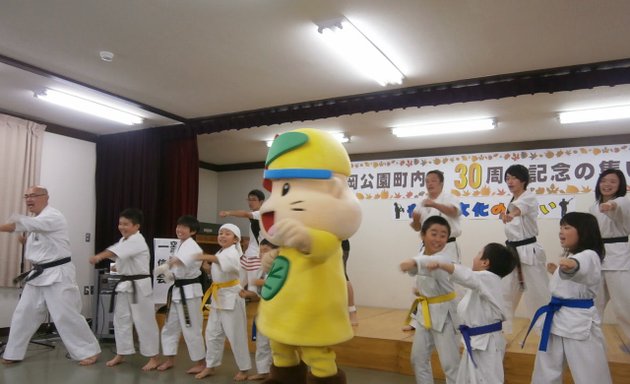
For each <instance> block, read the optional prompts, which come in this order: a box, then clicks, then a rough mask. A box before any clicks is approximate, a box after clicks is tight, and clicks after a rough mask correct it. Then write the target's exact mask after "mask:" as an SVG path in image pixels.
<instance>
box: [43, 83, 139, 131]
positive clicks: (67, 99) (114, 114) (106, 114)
mask: <svg viewBox="0 0 630 384" xmlns="http://www.w3.org/2000/svg"><path fill="white" fill-rule="evenodd" d="M35 97H36V98H38V99H42V100H45V101H48V102H50V103H53V104H57V105H61V106H62V107H66V108H70V109H74V110H75V111H79V112H83V113H88V114H90V115H93V116H98V117H101V118H104V119H109V120H112V121H115V122H118V123H122V124H126V125H133V124H141V123H142V122H143V120H144V119H143V118H142V117H140V116H138V115H134V114H133V113H129V112H125V111H122V110H120V109H118V108H115V107H111V106H108V105H105V104H101V103H99V102H96V101H92V100H88V99H84V98H82V97H79V96H74V95H71V94H68V93H65V92H60V91H56V90H54V89H47V90H45V91H44V92H42V93H37V92H36V93H35Z"/></svg>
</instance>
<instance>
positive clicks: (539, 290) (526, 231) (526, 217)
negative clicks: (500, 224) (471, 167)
mask: <svg viewBox="0 0 630 384" xmlns="http://www.w3.org/2000/svg"><path fill="white" fill-rule="evenodd" d="M514 207H516V208H518V209H519V210H520V211H521V214H520V215H519V216H516V217H514V219H512V221H510V222H509V223H505V227H504V230H505V236H506V237H507V239H508V241H521V240H525V239H529V238H532V237H535V236H538V223H537V222H536V220H537V218H538V200H537V199H536V195H535V194H534V193H533V192H531V191H525V192H523V194H522V195H521V196H519V198H518V199H516V200H514V201H512V202H510V204H509V205H508V210H510V211H511V210H513V209H514ZM516 251H517V252H518V256H519V258H520V260H521V269H522V271H523V280H524V281H525V305H526V306H527V313H528V314H529V317H532V316H533V315H534V312H535V311H536V310H537V309H538V308H540V307H542V306H543V305H546V304H548V303H549V300H550V299H551V297H550V295H549V276H548V275H547V258H546V256H545V251H544V250H543V248H542V246H541V245H540V244H539V243H538V242H535V243H532V244H527V245H522V246H520V247H516ZM502 282H503V292H504V294H505V296H504V299H505V304H506V311H507V313H506V314H507V320H506V322H505V323H504V324H503V330H504V331H505V332H506V333H512V319H513V318H514V312H515V311H516V308H517V307H518V304H519V302H520V301H521V297H522V295H523V291H522V290H521V287H520V285H519V280H518V269H517V268H514V271H512V273H510V274H509V275H507V276H505V277H504V278H503V280H502Z"/></svg>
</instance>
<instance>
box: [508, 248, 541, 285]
mask: <svg viewBox="0 0 630 384" xmlns="http://www.w3.org/2000/svg"><path fill="white" fill-rule="evenodd" d="M535 242H536V236H534V237H530V238H528V239H525V240H519V241H509V240H506V241H505V246H506V247H507V248H508V249H510V250H511V251H512V253H514V254H515V255H516V257H517V260H518V263H517V264H516V272H517V273H518V284H519V286H520V287H521V290H522V291H524V290H525V276H523V267H522V266H521V259H520V257H518V252H517V251H516V248H517V247H521V246H523V245H527V244H533V243H535Z"/></svg>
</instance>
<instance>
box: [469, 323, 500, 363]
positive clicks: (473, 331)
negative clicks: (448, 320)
mask: <svg viewBox="0 0 630 384" xmlns="http://www.w3.org/2000/svg"><path fill="white" fill-rule="evenodd" d="M502 329H503V322H501V321H498V322H496V323H493V324H488V325H482V326H479V327H469V326H467V325H460V326H459V331H460V332H461V333H462V336H463V337H464V343H465V344H466V350H467V351H468V356H470V360H472V362H473V364H474V365H475V367H477V363H476V362H475V358H474V357H473V354H472V347H471V346H470V338H471V337H472V336H479V335H483V334H486V333H492V332H497V331H500V330H502Z"/></svg>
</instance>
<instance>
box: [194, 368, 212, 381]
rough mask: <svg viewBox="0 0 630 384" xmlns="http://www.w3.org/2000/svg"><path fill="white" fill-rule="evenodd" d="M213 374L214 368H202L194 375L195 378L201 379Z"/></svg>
mask: <svg viewBox="0 0 630 384" xmlns="http://www.w3.org/2000/svg"><path fill="white" fill-rule="evenodd" d="M212 375H214V368H204V369H203V370H202V371H201V372H199V373H198V374H196V375H195V379H203V378H204V377H206V376H212Z"/></svg>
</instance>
